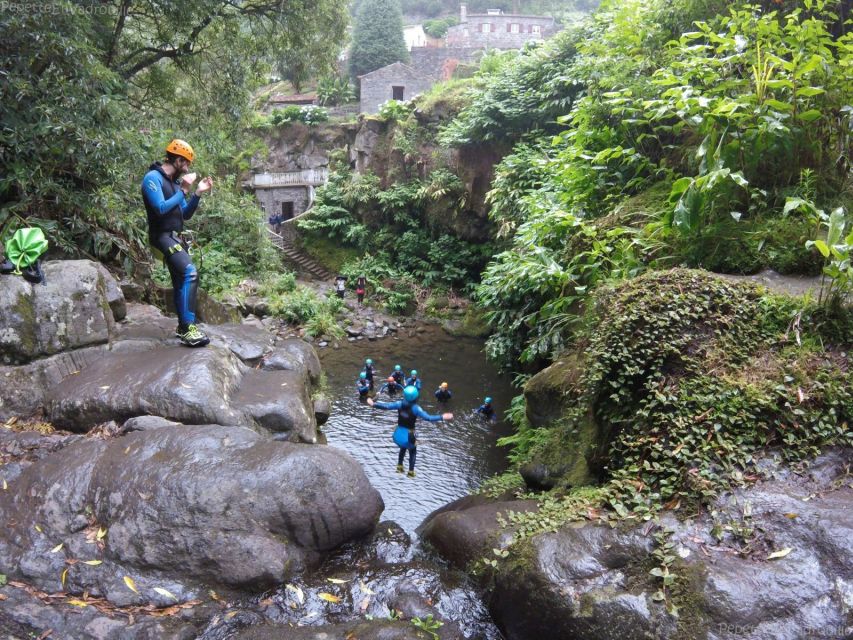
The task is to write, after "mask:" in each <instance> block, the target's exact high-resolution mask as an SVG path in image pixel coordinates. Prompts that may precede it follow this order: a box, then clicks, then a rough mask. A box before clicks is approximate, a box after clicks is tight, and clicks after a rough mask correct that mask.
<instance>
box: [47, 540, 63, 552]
mask: <svg viewBox="0 0 853 640" xmlns="http://www.w3.org/2000/svg"><path fill="white" fill-rule="evenodd" d="M62 546H63V545H62V543H61V542H60V543H59V544H58V545H56V546H55V547H54V548H53V549H51V550H50V552H51V553H56V552H57V551H62Z"/></svg>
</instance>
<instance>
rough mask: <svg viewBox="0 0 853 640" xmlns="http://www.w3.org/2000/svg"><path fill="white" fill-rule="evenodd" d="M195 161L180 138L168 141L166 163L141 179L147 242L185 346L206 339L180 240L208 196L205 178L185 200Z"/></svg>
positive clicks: (194, 274) (193, 274)
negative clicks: (159, 262)
mask: <svg viewBox="0 0 853 640" xmlns="http://www.w3.org/2000/svg"><path fill="white" fill-rule="evenodd" d="M193 160H195V152H194V151H193V149H192V147H191V146H190V145H189V144H187V143H186V142H184V141H183V140H178V139H175V140H172V141H171V142H170V143H169V144H168V146H167V147H166V159H165V161H163V162H155V163H154V164H152V165H151V166H150V167H149V168H148V172H147V173H146V174H145V175H144V176H143V178H142V185H141V188H142V202H143V204H144V205H145V212H146V215H147V218H148V242H149V244H150V245H151V247H152V248H153V249H154V252H155V255H158V257H159V256H162V258H163V261H164V262H165V263H166V267H167V268H168V269H169V277H170V278H171V280H172V293H173V296H174V302H175V311H176V312H177V314H178V328H177V329H176V330H175V335H176V336H177V337H178V338H179V339H180V341H181V343H183V344H185V345H187V346H188V347H203V346H205V345H206V344H208V343H209V342H210V339H209V338H208V337H207V336H206V335H205V334H204V333H203V332H202V331H201V330H199V328H198V327H197V326H196V315H195V311H196V297H197V294H198V270H197V269H196V267H195V265H194V264H193V262H192V260H191V259H190V256H189V254H188V253H187V247H186V244H185V242H184V241H183V239H182V237H181V232H182V231H183V230H184V221H185V220H189V219H190V218H192V217H193V214H194V213H195V210H196V209H197V208H198V204H199V201H200V200H201V196H202V195H204V194H206V193H209V192H210V190H211V188H212V187H213V179H212V178H209V177H208V178H205V179H204V180H202V181H201V182H200V183H199V185H198V187H197V188H196V190H195V193H194V194H193V195H192V196H191V197H190V198H189V199H187V196H188V195H189V192H190V189H191V187H192V184H193V182H194V181H195V174H194V173H193V174H191V173H187V172H188V171H189V168H190V164H192V162H193Z"/></svg>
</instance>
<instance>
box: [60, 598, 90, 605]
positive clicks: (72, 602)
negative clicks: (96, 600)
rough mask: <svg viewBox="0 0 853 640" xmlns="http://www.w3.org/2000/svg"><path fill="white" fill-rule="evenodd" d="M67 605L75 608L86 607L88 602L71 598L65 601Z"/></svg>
mask: <svg viewBox="0 0 853 640" xmlns="http://www.w3.org/2000/svg"><path fill="white" fill-rule="evenodd" d="M65 602H67V603H68V604H73V605H74V606H75V607H88V606H89V603H88V602H83V601H82V600H77V599H76V598H71V599H70V600H66V601H65Z"/></svg>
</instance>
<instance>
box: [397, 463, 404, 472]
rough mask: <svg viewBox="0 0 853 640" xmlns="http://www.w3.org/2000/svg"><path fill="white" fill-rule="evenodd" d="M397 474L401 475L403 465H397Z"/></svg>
mask: <svg viewBox="0 0 853 640" xmlns="http://www.w3.org/2000/svg"><path fill="white" fill-rule="evenodd" d="M397 473H403V465H401V464H398V465H397Z"/></svg>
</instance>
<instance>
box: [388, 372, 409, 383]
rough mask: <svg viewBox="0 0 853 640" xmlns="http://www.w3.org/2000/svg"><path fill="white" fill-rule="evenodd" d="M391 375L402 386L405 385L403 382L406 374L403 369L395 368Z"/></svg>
mask: <svg viewBox="0 0 853 640" xmlns="http://www.w3.org/2000/svg"><path fill="white" fill-rule="evenodd" d="M391 377H392V378H394V381H395V382H396V383H397V384H399V385H400V386H401V387H402V386H403V382H404V381H405V379H406V376H405V375H403V372H402V371H397V370H395V371H394V373H392V374H391Z"/></svg>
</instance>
